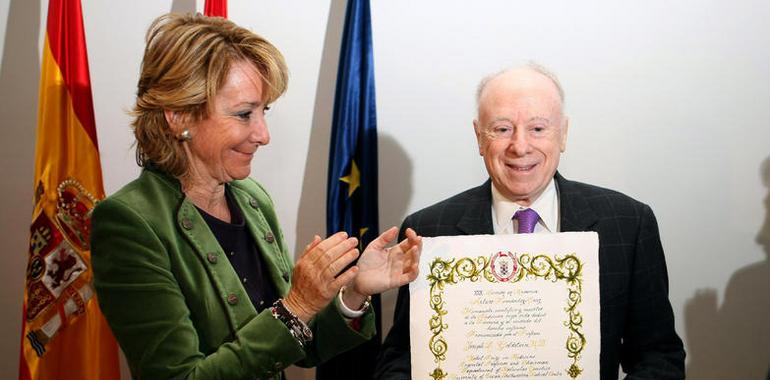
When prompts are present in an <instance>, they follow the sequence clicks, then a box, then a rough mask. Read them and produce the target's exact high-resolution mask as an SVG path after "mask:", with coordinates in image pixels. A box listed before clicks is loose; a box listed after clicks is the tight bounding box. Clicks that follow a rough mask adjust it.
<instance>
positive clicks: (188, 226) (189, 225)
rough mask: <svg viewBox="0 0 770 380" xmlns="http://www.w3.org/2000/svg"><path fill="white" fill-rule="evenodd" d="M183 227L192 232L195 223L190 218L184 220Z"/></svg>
mask: <svg viewBox="0 0 770 380" xmlns="http://www.w3.org/2000/svg"><path fill="white" fill-rule="evenodd" d="M182 227H184V229H186V230H191V229H192V228H193V222H192V220H190V219H189V218H184V219H182Z"/></svg>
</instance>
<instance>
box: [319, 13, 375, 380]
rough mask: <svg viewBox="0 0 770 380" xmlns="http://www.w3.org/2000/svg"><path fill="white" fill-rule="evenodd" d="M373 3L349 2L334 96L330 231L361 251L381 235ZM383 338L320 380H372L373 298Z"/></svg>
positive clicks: (324, 370)
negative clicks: (353, 238)
mask: <svg viewBox="0 0 770 380" xmlns="http://www.w3.org/2000/svg"><path fill="white" fill-rule="evenodd" d="M374 100H375V99H374V55H373V52H372V23H371V16H370V11H369V0H349V1H348V3H347V11H346V14H345V26H344V30H343V33H342V48H341V49H340V61H339V67H338V69H337V89H336V93H335V97H334V114H333V118H332V135H331V145H330V147H329V175H328V178H327V199H326V232H327V234H328V235H331V234H334V233H336V232H338V231H347V233H348V234H349V235H350V236H358V237H359V241H360V244H361V248H363V247H366V245H367V244H369V242H371V241H372V240H373V238H375V237H377V235H379V232H378V231H379V224H378V220H379V215H378V211H377V207H378V206H377V114H376V110H375V107H376V105H375V101H374ZM372 298H373V302H372V306H373V308H374V310H375V318H376V325H377V331H378V335H377V336H375V337H374V338H372V339H370V340H369V341H368V342H367V343H364V344H362V345H361V346H359V347H357V348H355V349H353V350H350V351H348V352H345V353H343V354H342V355H339V356H337V357H335V358H333V359H331V360H329V361H328V362H326V363H324V364H322V365H321V366H319V367H318V369H317V370H316V378H317V379H318V380H346V379H350V380H354V379H355V380H359V379H370V378H372V375H373V371H374V367H375V360H376V358H377V354H378V351H379V345H380V337H379V331H381V329H380V302H379V297H378V296H375V297H372Z"/></svg>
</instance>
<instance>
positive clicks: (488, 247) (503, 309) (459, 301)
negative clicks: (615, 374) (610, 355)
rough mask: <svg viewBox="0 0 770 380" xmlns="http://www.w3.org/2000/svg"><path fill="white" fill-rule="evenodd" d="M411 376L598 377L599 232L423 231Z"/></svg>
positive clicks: (414, 287) (414, 293)
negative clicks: (469, 233)
mask: <svg viewBox="0 0 770 380" xmlns="http://www.w3.org/2000/svg"><path fill="white" fill-rule="evenodd" d="M409 292H410V302H411V303H410V310H411V322H410V334H411V347H412V349H411V356H412V359H411V362H412V378H413V379H429V378H433V379H496V378H497V379H509V378H537V379H570V378H572V379H595V378H598V377H599V352H600V335H599V333H600V329H599V322H600V320H599V319H600V318H599V268H598V237H597V235H596V234H595V233H592V232H578V233H560V234H526V235H477V236H450V237H438V238H424V240H423V251H422V259H421V263H420V276H419V278H418V279H417V280H415V281H414V282H413V283H412V284H411V285H410V288H409Z"/></svg>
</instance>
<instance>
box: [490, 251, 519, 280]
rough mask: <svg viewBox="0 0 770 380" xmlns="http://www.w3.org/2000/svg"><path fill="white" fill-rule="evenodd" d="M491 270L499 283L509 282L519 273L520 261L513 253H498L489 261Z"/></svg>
mask: <svg viewBox="0 0 770 380" xmlns="http://www.w3.org/2000/svg"><path fill="white" fill-rule="evenodd" d="M489 269H490V272H492V276H494V277H495V278H496V279H497V281H500V282H508V281H510V280H511V279H512V278H513V277H514V276H516V273H518V271H519V260H518V259H517V258H516V254H514V253H511V252H503V251H500V252H497V253H495V254H494V255H492V258H491V259H490V260H489Z"/></svg>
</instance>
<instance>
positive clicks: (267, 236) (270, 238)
mask: <svg viewBox="0 0 770 380" xmlns="http://www.w3.org/2000/svg"><path fill="white" fill-rule="evenodd" d="M265 241H267V242H268V243H270V244H272V243H273V242H274V241H275V236H273V233H272V232H270V231H268V232H267V233H266V234H265Z"/></svg>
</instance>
